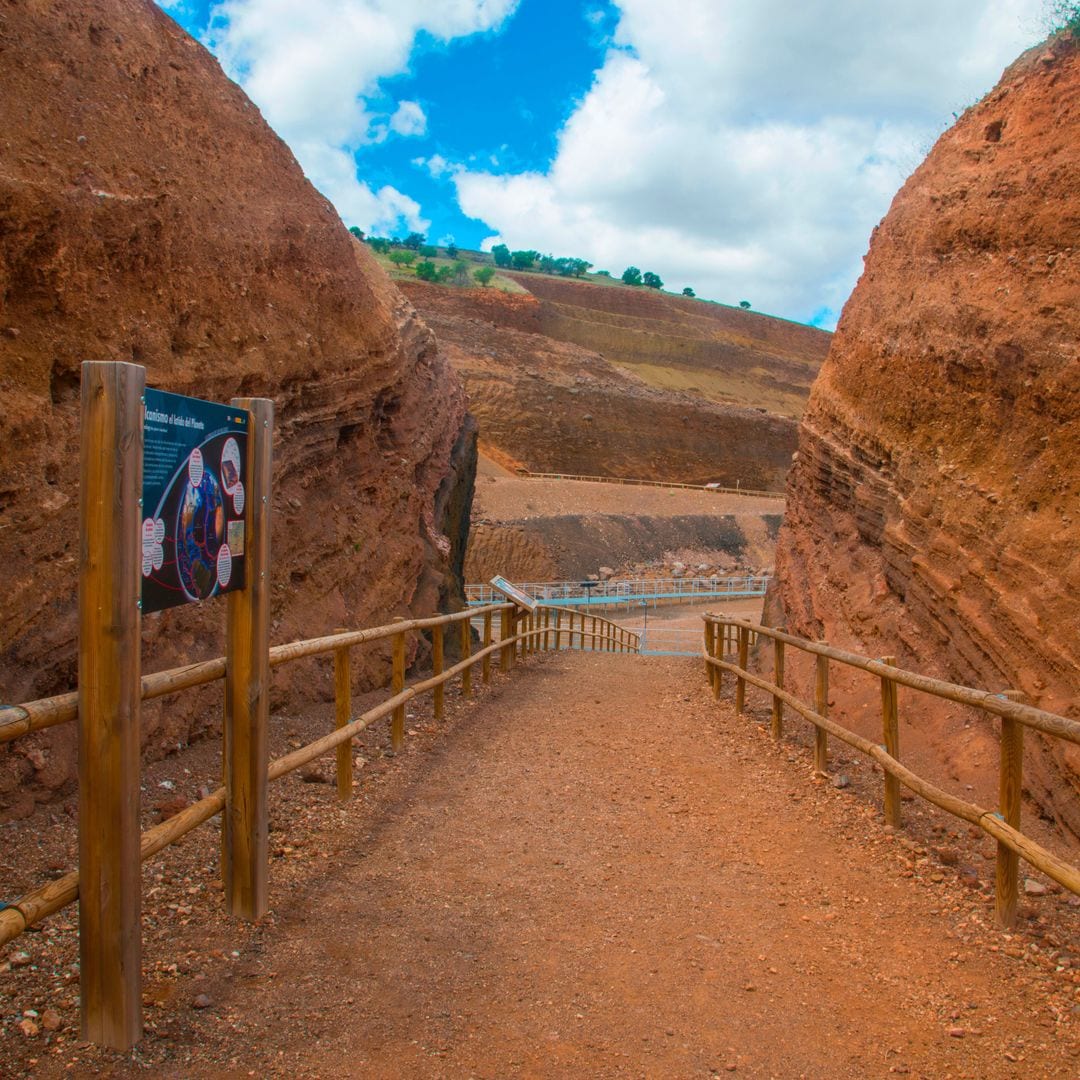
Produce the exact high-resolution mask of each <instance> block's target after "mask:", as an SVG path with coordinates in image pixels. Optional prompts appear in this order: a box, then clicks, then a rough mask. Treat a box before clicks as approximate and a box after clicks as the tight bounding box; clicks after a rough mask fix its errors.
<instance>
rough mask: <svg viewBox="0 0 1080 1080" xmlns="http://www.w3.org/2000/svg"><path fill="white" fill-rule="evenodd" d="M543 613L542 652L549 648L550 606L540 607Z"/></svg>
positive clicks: (547, 650)
mask: <svg viewBox="0 0 1080 1080" xmlns="http://www.w3.org/2000/svg"><path fill="white" fill-rule="evenodd" d="M541 610H542V611H543V613H544V652H549V651H550V650H551V630H550V627H551V608H541Z"/></svg>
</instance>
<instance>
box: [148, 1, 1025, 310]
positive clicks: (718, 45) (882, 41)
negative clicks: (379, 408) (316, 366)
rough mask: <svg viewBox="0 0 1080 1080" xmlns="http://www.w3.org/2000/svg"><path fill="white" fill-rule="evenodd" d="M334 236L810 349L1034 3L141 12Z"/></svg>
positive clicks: (490, 4)
mask: <svg viewBox="0 0 1080 1080" xmlns="http://www.w3.org/2000/svg"><path fill="white" fill-rule="evenodd" d="M161 6H162V7H164V8H165V9H166V10H167V11H168V12H169V13H170V14H171V15H172V17H173V18H175V19H176V20H177V21H178V22H179V23H180V24H181V25H182V26H183V27H184V28H185V29H186V30H188V31H189V32H190V33H191V34H192V35H193V36H194V37H196V38H198V39H199V40H201V41H202V42H203V43H204V44H206V45H207V46H208V47H209V48H210V49H211V50H212V51H213V52H214V53H215V54H216V55H217V56H218V58H219V60H221V62H222V65H223V67H224V68H225V70H226V72H227V73H228V74H229V75H230V76H231V77H232V78H234V79H236V80H237V81H238V82H239V83H240V84H241V86H243V87H244V89H245V90H246V91H247V92H248V94H249V96H251V97H252V99H253V100H254V101H255V103H256V104H257V105H258V106H259V107H260V109H261V110H262V112H263V115H264V116H265V117H266V119H267V121H268V122H269V123H270V125H271V126H272V127H273V128H274V129H275V130H276V131H277V132H278V134H279V135H281V136H282V138H284V139H285V141H286V142H287V143H288V144H289V145H290V147H291V148H292V150H293V152H294V153H295V154H296V156H297V158H298V160H299V161H300V163H301V165H302V166H303V167H304V169H305V172H306V173H307V175H308V176H309V178H310V179H311V180H312V182H313V183H314V184H315V185H316V187H318V188H319V189H320V190H321V191H322V192H323V193H324V194H325V195H327V197H328V198H330V200H331V201H332V202H333V203H334V204H335V206H336V207H337V209H338V211H339V213H340V214H341V215H342V218H343V220H345V222H346V223H347V224H349V225H359V226H360V227H361V228H363V229H365V230H366V231H368V232H376V233H379V234H383V235H387V234H391V233H394V234H404V233H406V232H408V231H410V230H412V229H419V230H420V231H423V232H426V233H427V234H428V235H429V236H430V237H431V238H432V239H434V240H442V239H444V238H446V237H451V236H452V237H453V238H454V239H455V240H456V242H457V243H458V244H459V245H460V246H468V247H480V246H484V247H490V246H491V244H493V243H495V242H498V241H499V240H503V241H505V242H507V243H508V244H509V245H510V246H511V247H513V248H518V247H529V248H536V249H538V250H541V251H545V252H551V253H553V254H555V255H572V256H576V257H582V258H586V259H589V260H590V261H591V262H593V263H594V264H595V265H596V266H598V267H603V268H606V269H609V270H611V271H613V272H614V273H615V274H619V273H621V271H622V270H623V268H624V267H625V266H627V265H629V264H634V265H637V266H639V267H641V268H642V269H643V270H644V269H653V270H655V271H657V272H658V273H660V275H661V276H662V277H663V278H664V280H665V282H666V283H667V286H668V287H669V288H675V289H681V288H682V287H683V286H684V285H691V286H692V287H694V288H695V289H696V291H697V293H698V295H700V296H703V297H708V298H711V299H716V300H720V301H722V302H725V303H737V302H738V301H739V300H741V299H744V298H745V299H749V300H751V301H752V302H753V304H754V306H755V308H757V309H759V310H764V311H769V312H772V313H774V314H778V315H782V316H784V317H787V318H793V319H797V320H800V321H815V322H817V323H819V324H821V325H825V326H830V327H831V326H832V325H833V324H834V323H835V319H836V317H837V316H838V314H839V311H840V308H841V307H842V305H843V302H844V300H845V299H846V298H847V296H848V294H849V293H850V290H851V288H852V287H853V285H854V283H855V281H856V279H857V277H858V274H859V272H860V270H861V259H862V256H863V254H864V252H865V250H866V245H867V241H868V238H869V235H870V232H871V230H872V229H873V227H874V225H876V224H877V222H878V221H879V220H880V218H881V217H882V216H883V215H884V213H885V212H886V210H887V209H888V205H889V202H890V200H891V198H892V196H893V195H894V194H895V192H896V190H897V189H898V187H899V186H900V184H901V183H902V182H903V180H904V179H905V177H906V176H907V175H908V174H909V173H910V172H911V170H912V169H913V168H914V167H915V166H916V165H917V164H918V162H919V161H920V160H921V159H922V157H923V156H925V153H926V151H927V150H928V149H929V147H930V146H931V145H932V143H933V141H934V139H935V138H936V137H937V136H938V135H939V134H940V133H941V131H942V130H944V128H945V127H946V126H947V125H948V124H949V123H951V121H952V118H953V114H954V113H956V112H959V111H961V110H962V109H963V108H965V107H966V106H968V105H970V104H972V103H973V102H975V101H977V100H978V98H979V97H980V96H981V95H982V94H983V93H985V92H986V91H987V90H988V89H990V87H991V86H992V85H993V84H994V82H996V80H997V78H998V76H999V75H1000V73H1001V70H1002V69H1003V68H1004V67H1005V65H1006V64H1008V63H1009V62H1010V61H1011V60H1012V59H1013V58H1014V57H1015V56H1016V55H1017V54H1018V53H1019V52H1020V51H1021V50H1022V49H1024V48H1026V47H1028V46H1030V45H1032V44H1034V43H1035V42H1036V41H1037V40H1038V39H1039V37H1040V36H1041V33H1042V29H1043V24H1042V20H1041V13H1042V10H1043V8H1044V6H1045V0H947V2H946V3H941V2H940V0H906V2H905V4H903V5H892V6H891V7H889V8H882V7H881V6H880V5H876V4H867V3H865V0H803V2H802V3H798V4H796V3H794V2H792V0H756V2H755V3H754V4H747V3H745V2H744V0H672V2H671V3H668V4H658V3H656V2H655V0H304V3H302V4H297V3H296V2H295V0H222V2H218V3H211V2H208V0H173V2H167V0H161Z"/></svg>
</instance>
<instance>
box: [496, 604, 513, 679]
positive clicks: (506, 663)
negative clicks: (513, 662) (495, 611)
mask: <svg viewBox="0 0 1080 1080" xmlns="http://www.w3.org/2000/svg"><path fill="white" fill-rule="evenodd" d="M511 610H512V609H511V608H503V609H502V611H500V612H499V641H500V642H501V643H502V648H501V649H500V650H499V670H500V671H509V670H510V650H511V649H512V648H513V646H512V645H507V644H506V643H507V641H509V640H510V636H511V634H510V627H511V625H512V623H511V619H510V612H511Z"/></svg>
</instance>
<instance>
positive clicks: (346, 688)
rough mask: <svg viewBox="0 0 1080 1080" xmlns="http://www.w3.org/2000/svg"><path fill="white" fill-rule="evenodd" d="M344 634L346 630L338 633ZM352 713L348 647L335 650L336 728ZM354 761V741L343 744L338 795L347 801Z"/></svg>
mask: <svg viewBox="0 0 1080 1080" xmlns="http://www.w3.org/2000/svg"><path fill="white" fill-rule="evenodd" d="M336 632H337V633H339V634H343V633H344V632H345V630H344V629H343V628H338V630H337V631H336ZM351 712H352V672H351V670H350V664H349V649H348V647H346V648H342V649H335V650H334V727H335V728H343V727H345V726H346V725H347V724H348V723H349V721H350V719H351V716H350V713H351ZM352 781H353V761H352V740H351V739H350V740H349V741H348V742H344V743H342V744H341V745H340V746H339V747H338V748H337V793H338V798H339V799H342V800H344V799H347V798H348V797H349V796H350V795H351V794H352Z"/></svg>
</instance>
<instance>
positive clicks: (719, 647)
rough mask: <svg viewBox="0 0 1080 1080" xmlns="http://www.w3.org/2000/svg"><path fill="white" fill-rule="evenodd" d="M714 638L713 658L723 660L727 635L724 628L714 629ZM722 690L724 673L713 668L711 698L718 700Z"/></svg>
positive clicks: (719, 669) (720, 669)
mask: <svg viewBox="0 0 1080 1080" xmlns="http://www.w3.org/2000/svg"><path fill="white" fill-rule="evenodd" d="M715 629H716V636H715V638H714V639H713V656H716V657H718V658H719V659H721V660H723V659H724V635H725V634H726V633H727V627H726V626H719V627H716V628H715ZM723 689H724V672H723V669H722V668H718V667H714V668H713V697H714V698H716V699H717V700H719V699H720V693H721V691H722V690H723Z"/></svg>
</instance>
